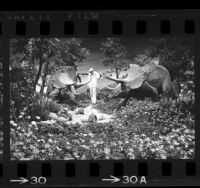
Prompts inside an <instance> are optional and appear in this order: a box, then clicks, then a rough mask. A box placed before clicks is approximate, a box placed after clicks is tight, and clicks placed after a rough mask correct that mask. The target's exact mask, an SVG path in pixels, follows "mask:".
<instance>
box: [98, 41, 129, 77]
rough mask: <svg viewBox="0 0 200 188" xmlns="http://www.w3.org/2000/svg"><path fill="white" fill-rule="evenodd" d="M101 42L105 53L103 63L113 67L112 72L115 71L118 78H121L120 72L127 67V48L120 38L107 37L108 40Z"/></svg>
mask: <svg viewBox="0 0 200 188" xmlns="http://www.w3.org/2000/svg"><path fill="white" fill-rule="evenodd" d="M101 44H102V47H101V50H102V51H103V53H104V60H103V64H104V65H105V66H106V67H111V71H110V72H115V74H116V78H119V74H120V72H121V71H122V70H123V68H125V67H126V62H125V58H126V57H127V50H126V48H125V47H124V46H123V45H122V44H121V43H120V39H119V38H107V40H106V42H103V43H101Z"/></svg>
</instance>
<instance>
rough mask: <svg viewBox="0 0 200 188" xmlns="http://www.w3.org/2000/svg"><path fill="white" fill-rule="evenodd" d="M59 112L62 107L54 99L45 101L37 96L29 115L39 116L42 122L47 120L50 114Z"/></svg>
mask: <svg viewBox="0 0 200 188" xmlns="http://www.w3.org/2000/svg"><path fill="white" fill-rule="evenodd" d="M59 110H60V106H59V105H58V104H57V103H56V102H54V101H53V100H52V99H49V98H45V99H43V98H41V97H40V96H39V95H37V96H35V98H34V100H33V103H32V104H31V107H30V110H29V114H30V115H31V116H39V117H41V119H42V120H47V119H48V114H49V112H54V113H58V112H59Z"/></svg>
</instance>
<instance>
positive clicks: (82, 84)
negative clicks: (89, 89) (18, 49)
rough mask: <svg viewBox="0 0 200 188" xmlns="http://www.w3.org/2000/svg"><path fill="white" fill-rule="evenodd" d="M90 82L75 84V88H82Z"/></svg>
mask: <svg viewBox="0 0 200 188" xmlns="http://www.w3.org/2000/svg"><path fill="white" fill-rule="evenodd" d="M90 82H91V80H89V81H87V82H84V83H75V86H76V87H81V86H84V85H86V84H88V83H90Z"/></svg>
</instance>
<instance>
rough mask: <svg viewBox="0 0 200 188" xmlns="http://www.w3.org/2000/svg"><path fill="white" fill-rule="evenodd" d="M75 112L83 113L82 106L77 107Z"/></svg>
mask: <svg viewBox="0 0 200 188" xmlns="http://www.w3.org/2000/svg"><path fill="white" fill-rule="evenodd" d="M75 112H76V114H84V108H77V109H76V110H75Z"/></svg>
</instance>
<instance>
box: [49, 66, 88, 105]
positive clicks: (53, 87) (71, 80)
mask: <svg viewBox="0 0 200 188" xmlns="http://www.w3.org/2000/svg"><path fill="white" fill-rule="evenodd" d="M89 82H90V80H89V81H87V82H85V83H81V78H80V75H79V74H76V70H75V68H74V67H71V66H67V67H64V68H62V69H58V70H57V71H55V73H54V74H53V75H52V76H51V78H50V79H49V81H48V87H47V93H46V94H47V95H54V94H55V93H57V92H60V91H61V89H66V88H69V90H71V94H70V99H71V100H72V101H74V100H75V95H78V94H79V93H77V92H76V90H75V88H79V87H81V86H83V85H86V84H88V83H89Z"/></svg>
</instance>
